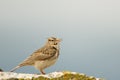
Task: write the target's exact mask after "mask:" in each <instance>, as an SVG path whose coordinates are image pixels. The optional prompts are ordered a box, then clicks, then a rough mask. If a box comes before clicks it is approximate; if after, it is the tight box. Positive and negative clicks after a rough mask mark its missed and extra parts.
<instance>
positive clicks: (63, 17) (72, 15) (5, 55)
mask: <svg viewBox="0 0 120 80" xmlns="http://www.w3.org/2000/svg"><path fill="white" fill-rule="evenodd" d="M119 4H120V1H117V0H114V1H113V0H0V68H2V69H3V70H4V71H9V70H10V69H12V68H13V67H15V66H16V65H18V64H19V63H20V62H21V61H23V60H24V59H25V58H26V57H28V56H29V55H30V54H32V53H33V52H34V51H35V50H37V49H38V48H40V47H42V46H43V45H44V43H45V42H46V39H47V38H48V37H51V36H55V37H58V38H62V40H63V41H62V42H61V51H60V57H59V59H58V61H57V63H56V64H55V65H54V66H52V67H50V68H47V69H46V70H45V71H46V72H47V73H50V72H54V71H63V70H68V71H76V72H80V73H85V74H87V75H91V76H96V77H102V78H105V79H107V80H118V79H120V77H119V74H120V71H119V70H120V62H119V61H120V15H119V14H120V9H119V7H120V6H119ZM16 72H19V73H39V71H38V70H36V69H34V68H33V67H30V66H28V67H22V68H20V69H18V70H16Z"/></svg>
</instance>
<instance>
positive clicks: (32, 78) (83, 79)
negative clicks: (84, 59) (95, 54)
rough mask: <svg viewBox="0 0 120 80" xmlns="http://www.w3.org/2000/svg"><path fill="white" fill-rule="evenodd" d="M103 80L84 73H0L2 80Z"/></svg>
mask: <svg viewBox="0 0 120 80" xmlns="http://www.w3.org/2000/svg"><path fill="white" fill-rule="evenodd" d="M5 79H7V80H103V79H100V78H95V77H93V76H87V75H85V74H82V73H77V72H70V71H62V72H52V73H49V74H46V75H37V74H25V73H14V72H0V80H5Z"/></svg>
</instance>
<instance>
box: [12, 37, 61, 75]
mask: <svg viewBox="0 0 120 80" xmlns="http://www.w3.org/2000/svg"><path fill="white" fill-rule="evenodd" d="M60 41H61V39H58V38H55V37H50V38H48V39H47V42H46V44H45V45H44V46H43V47H42V48H40V49H38V50H36V51H35V52H34V53H33V54H32V55H30V56H29V57H28V58H27V59H25V60H24V61H23V62H22V63H20V64H19V65H18V66H16V67H15V68H13V69H12V70H11V72H13V71H15V70H16V69H18V68H20V67H23V66H34V67H35V68H37V69H38V70H39V71H40V72H41V73H42V74H45V72H44V71H43V70H44V69H45V68H47V67H49V66H51V65H53V64H54V63H55V62H56V60H57V59H58V56H59V43H60Z"/></svg>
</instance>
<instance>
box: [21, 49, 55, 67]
mask: <svg viewBox="0 0 120 80" xmlns="http://www.w3.org/2000/svg"><path fill="white" fill-rule="evenodd" d="M56 52H57V49H56V48H51V47H48V48H46V47H43V48H41V49H38V50H36V51H35V52H34V53H33V54H31V55H30V56H29V57H28V58H27V59H26V60H25V61H23V62H22V63H21V64H20V65H21V66H22V65H26V64H28V65H33V64H34V62H35V61H37V60H46V59H49V58H51V57H53V56H54V55H55V54H56Z"/></svg>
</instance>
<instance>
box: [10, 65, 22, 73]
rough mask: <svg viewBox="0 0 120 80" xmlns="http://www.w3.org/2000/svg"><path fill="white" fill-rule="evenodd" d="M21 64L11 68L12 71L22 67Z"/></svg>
mask: <svg viewBox="0 0 120 80" xmlns="http://www.w3.org/2000/svg"><path fill="white" fill-rule="evenodd" d="M20 67H21V66H16V67H15V68H13V69H11V70H10V72H13V71H15V70H16V69H18V68H20Z"/></svg>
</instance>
